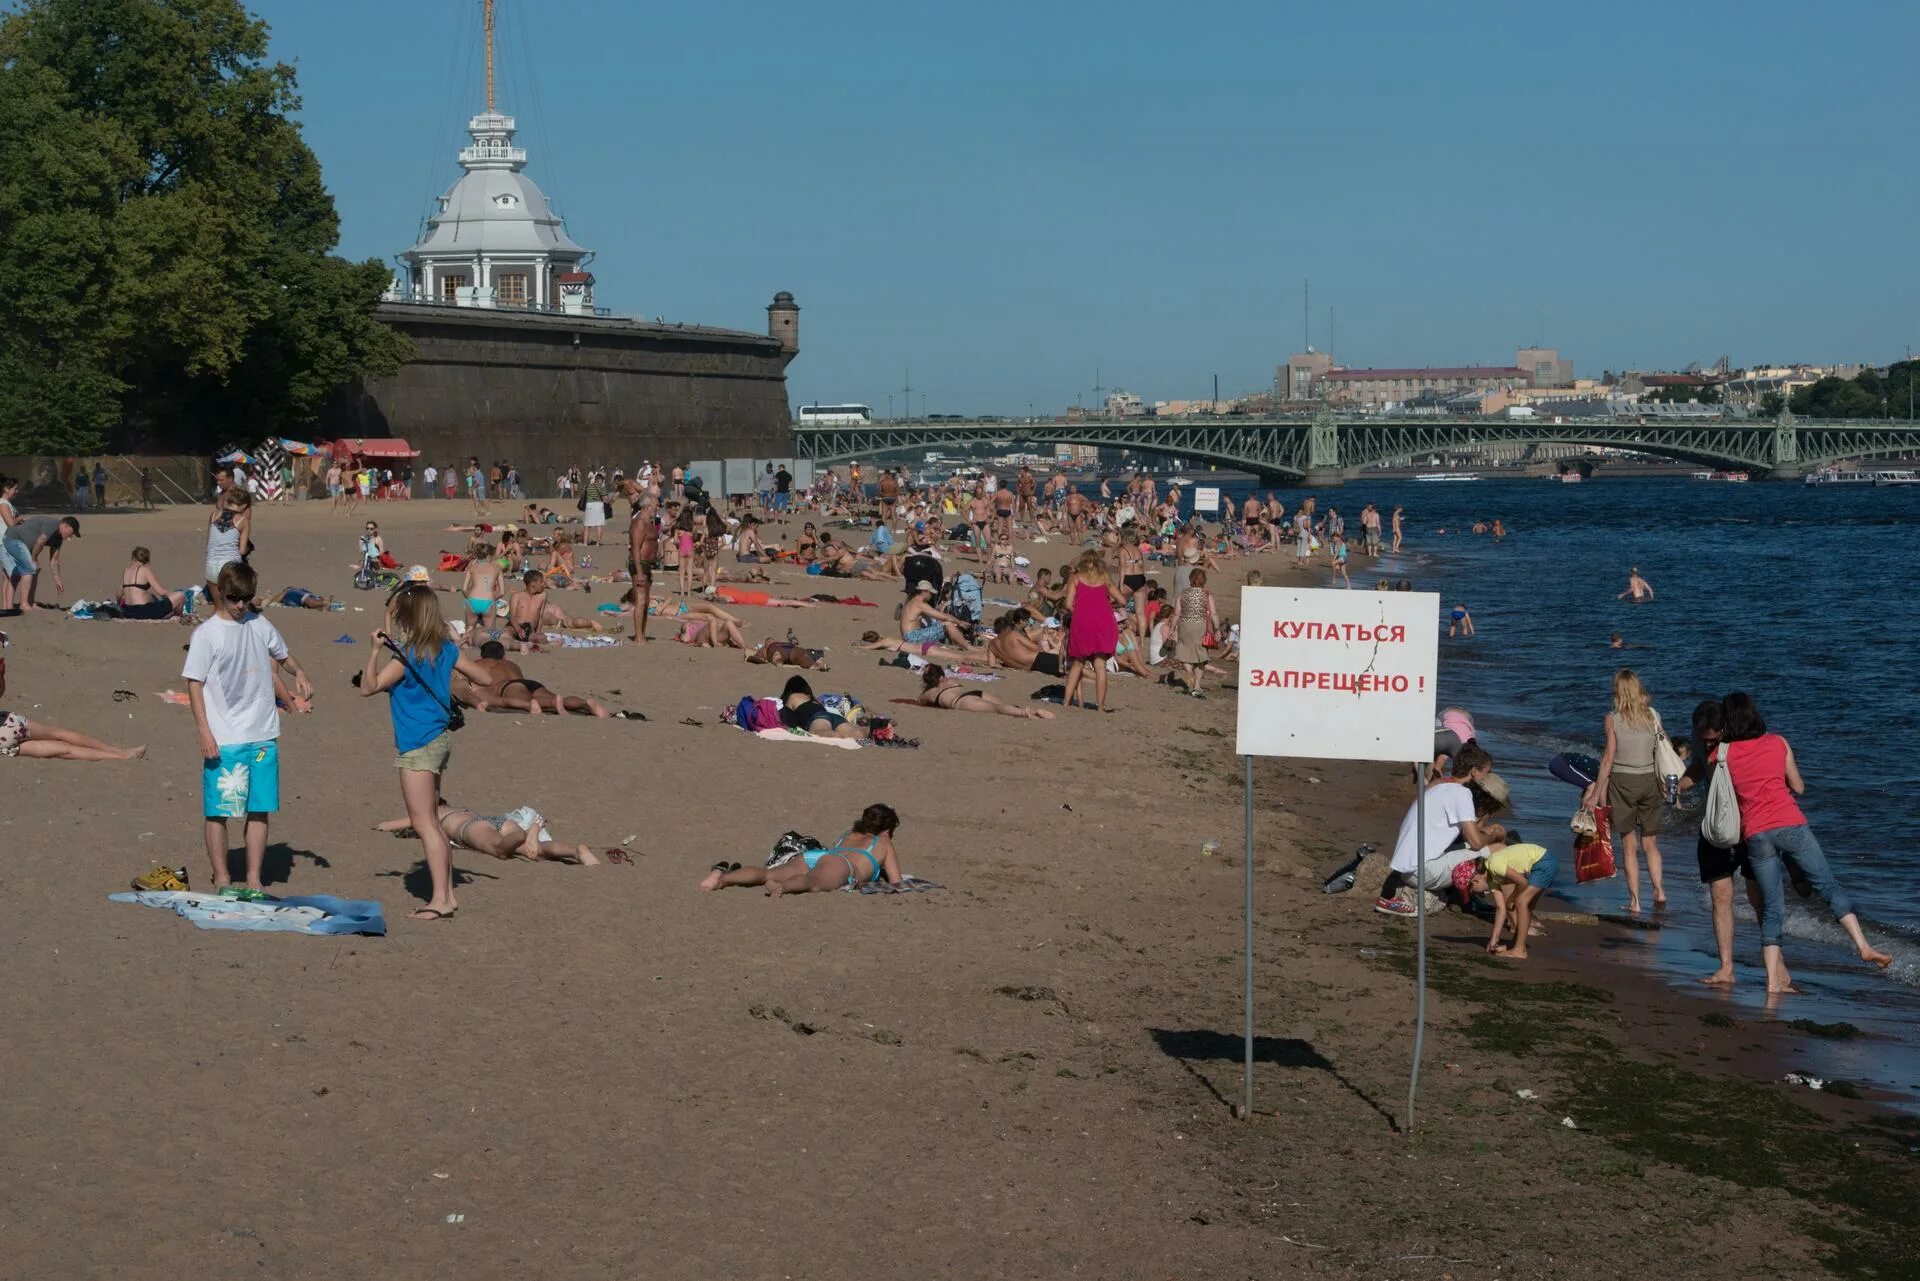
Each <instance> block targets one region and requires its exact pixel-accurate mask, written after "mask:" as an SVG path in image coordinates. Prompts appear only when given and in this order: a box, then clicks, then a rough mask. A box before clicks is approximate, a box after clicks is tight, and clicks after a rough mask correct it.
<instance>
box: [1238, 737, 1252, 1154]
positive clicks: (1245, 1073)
mask: <svg viewBox="0 0 1920 1281" xmlns="http://www.w3.org/2000/svg"><path fill="white" fill-rule="evenodd" d="M1240 760H1241V762H1242V763H1243V764H1244V765H1245V766H1246V792H1247V942H1246V953H1247V1026H1246V1038H1247V1045H1246V1051H1247V1052H1246V1062H1245V1064H1244V1066H1243V1067H1242V1070H1241V1074H1240V1106H1239V1108H1238V1109H1236V1110H1237V1111H1238V1112H1239V1114H1240V1119H1241V1120H1242V1121H1244V1120H1246V1119H1247V1118H1248V1117H1250V1116H1252V1115H1253V757H1251V756H1242V757H1241V758H1240Z"/></svg>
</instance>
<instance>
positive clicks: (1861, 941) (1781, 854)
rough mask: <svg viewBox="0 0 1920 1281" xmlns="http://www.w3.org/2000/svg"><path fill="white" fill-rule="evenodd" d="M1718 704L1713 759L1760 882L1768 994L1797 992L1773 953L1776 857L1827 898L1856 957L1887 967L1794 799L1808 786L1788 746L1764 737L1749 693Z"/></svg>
mask: <svg viewBox="0 0 1920 1281" xmlns="http://www.w3.org/2000/svg"><path fill="white" fill-rule="evenodd" d="M1725 706H1726V719H1727V739H1726V742H1724V743H1722V744H1721V746H1720V751H1719V756H1718V760H1719V763H1720V764H1721V765H1723V766H1724V767H1725V768H1726V770H1727V776H1728V778H1730V779H1731V780H1732V782H1733V792H1734V796H1735V797H1737V798H1738V799H1739V802H1740V835H1741V839H1743V840H1744V841H1746V843H1747V853H1748V858H1749V861H1750V863H1751V864H1752V867H1753V876H1754V879H1755V880H1756V881H1758V882H1759V884H1760V954H1761V956H1762V958H1763V959H1764V960H1765V961H1766V966H1767V991H1769V992H1794V991H1798V989H1797V988H1795V987H1794V986H1793V977H1792V975H1790V974H1788V973H1787V964H1786V961H1785V959H1784V957H1783V956H1782V954H1781V950H1780V936H1781V927H1782V924H1783V923H1784V919H1785V916H1786V904H1785V900H1784V898H1783V897H1782V891H1783V889H1784V887H1783V885H1782V883H1781V882H1782V874H1781V861H1782V860H1783V859H1787V860H1791V861H1792V862H1793V864H1794V866H1796V867H1798V868H1799V869H1800V873H1801V875H1802V876H1804V877H1805V878H1806V879H1807V880H1809V881H1811V882H1813V887H1814V889H1816V890H1818V891H1819V892H1820V894H1821V896H1822V897H1823V898H1825V899H1826V900H1827V906H1828V907H1829V908H1830V909H1831V910H1832V912H1833V915H1834V918H1835V919H1836V920H1838V921H1839V922H1840V926H1841V928H1842V929H1844V930H1846V932H1847V936H1848V937H1849V938H1851V939H1852V940H1853V945H1854V947H1855V948H1857V949H1858V950H1859V952H1860V959H1861V960H1863V961H1865V962H1867V963H1868V964H1870V965H1877V966H1879V967H1880V968H1881V969H1883V970H1884V969H1886V968H1887V967H1888V966H1889V965H1892V964H1893V958H1892V957H1891V956H1888V955H1887V954H1886V953H1885V952H1882V951H1879V950H1877V949H1876V948H1875V947H1874V946H1873V945H1872V944H1871V943H1869V942H1867V936H1866V934H1865V933H1864V932H1862V931H1861V929H1860V918H1859V916H1857V915H1856V914H1855V913H1854V910H1853V901H1852V900H1851V899H1849V898H1848V897H1847V892H1846V890H1845V889H1844V888H1842V887H1841V885H1840V882H1839V881H1838V880H1837V879H1836V878H1835V877H1834V875H1833V869H1832V868H1831V867H1829V866H1828V865H1827V856H1826V854H1825V853H1824V852H1823V851H1822V850H1821V848H1820V842H1819V841H1817V840H1815V839H1814V836H1813V829H1812V828H1810V827H1808V826H1807V818H1806V815H1805V814H1802V813H1801V812H1800V804H1799V802H1798V801H1797V800H1795V799H1794V798H1795V797H1797V796H1800V795H1802V794H1804V793H1805V792H1806V790H1807V785H1806V783H1805V782H1803V781H1802V780H1801V778H1800V768H1799V766H1798V765H1796V764H1795V763H1794V759H1793V747H1792V745H1790V744H1789V743H1788V742H1787V740H1786V739H1784V738H1782V737H1781V736H1780V735H1778V734H1769V733H1768V732H1767V723H1766V722H1765V721H1764V720H1762V719H1761V718H1760V709H1759V707H1757V706H1756V705H1755V704H1754V701H1753V698H1752V696H1750V695H1748V694H1741V693H1735V694H1729V695H1727V698H1726V704H1725Z"/></svg>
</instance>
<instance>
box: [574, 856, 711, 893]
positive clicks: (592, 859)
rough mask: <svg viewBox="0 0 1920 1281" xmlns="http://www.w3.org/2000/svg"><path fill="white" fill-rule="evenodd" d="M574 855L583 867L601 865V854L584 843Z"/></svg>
mask: <svg viewBox="0 0 1920 1281" xmlns="http://www.w3.org/2000/svg"><path fill="white" fill-rule="evenodd" d="M573 856H574V857H575V858H577V859H579V860H580V866H582V867H598V866H600V856H599V855H598V854H595V853H594V852H593V851H592V850H590V849H588V848H587V847H586V846H584V845H582V846H579V847H578V848H576V849H575V850H574V851H573ZM701 888H702V889H704V888H706V887H705V885H704V884H703V885H702V886H701Z"/></svg>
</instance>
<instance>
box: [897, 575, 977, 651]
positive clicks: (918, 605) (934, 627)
mask: <svg viewBox="0 0 1920 1281" xmlns="http://www.w3.org/2000/svg"><path fill="white" fill-rule="evenodd" d="M933 594H934V587H933V584H932V583H930V582H928V581H927V580H926V579H924V578H923V579H921V580H920V581H919V582H917V583H915V584H914V585H913V593H912V595H910V596H908V597H907V603H906V606H905V607H904V608H903V609H902V610H901V611H900V637H901V639H902V640H905V641H907V642H908V643H910V644H913V645H925V644H927V643H929V642H933V643H938V642H940V641H949V642H951V643H953V644H955V645H959V646H961V647H962V648H971V647H972V642H971V641H970V640H968V638H967V633H966V630H965V628H964V626H963V625H962V624H961V622H960V620H959V619H957V618H955V617H954V616H953V615H952V614H949V613H947V612H946V611H945V610H942V609H938V608H936V607H935V606H934V603H933Z"/></svg>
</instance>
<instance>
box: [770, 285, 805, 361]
mask: <svg viewBox="0 0 1920 1281" xmlns="http://www.w3.org/2000/svg"><path fill="white" fill-rule="evenodd" d="M767 335H768V337H770V338H776V339H778V340H779V342H780V350H781V351H784V352H785V353H787V359H788V360H792V359H793V357H794V356H795V355H797V354H798V353H799V351H800V304H799V303H797V302H795V301H794V300H793V295H792V294H790V293H788V292H787V291H786V290H784V289H782V290H781V291H780V292H779V293H777V294H775V295H774V296H773V301H772V302H770V303H768V304H767Z"/></svg>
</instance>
